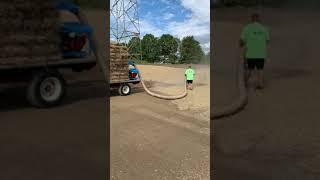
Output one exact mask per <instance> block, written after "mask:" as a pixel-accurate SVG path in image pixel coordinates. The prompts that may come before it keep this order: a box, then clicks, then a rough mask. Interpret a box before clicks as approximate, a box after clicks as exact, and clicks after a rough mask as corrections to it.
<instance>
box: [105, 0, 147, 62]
mask: <svg viewBox="0 0 320 180" xmlns="http://www.w3.org/2000/svg"><path fill="white" fill-rule="evenodd" d="M110 38H111V41H114V42H116V43H117V44H122V45H125V46H127V47H128V49H129V52H131V53H129V57H130V58H131V59H135V60H137V59H141V38H140V22H139V13H138V0H111V1H110ZM132 39H133V40H134V43H130V44H129V42H130V40H132Z"/></svg>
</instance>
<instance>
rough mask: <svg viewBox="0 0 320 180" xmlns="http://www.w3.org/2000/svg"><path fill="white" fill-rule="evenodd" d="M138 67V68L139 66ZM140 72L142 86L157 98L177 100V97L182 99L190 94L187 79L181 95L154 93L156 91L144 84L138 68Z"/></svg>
mask: <svg viewBox="0 0 320 180" xmlns="http://www.w3.org/2000/svg"><path fill="white" fill-rule="evenodd" d="M136 68H137V67H136ZM137 69H138V68H137ZM138 72H139V74H138V75H139V78H140V81H141V84H142V86H143V89H144V90H145V91H146V92H147V93H148V94H149V95H150V96H153V97H156V98H160V99H165V100H176V99H182V98H184V97H186V96H187V95H188V91H187V84H186V81H185V85H184V92H183V93H182V94H180V95H172V96H168V95H161V94H157V93H154V92H152V91H150V90H149V89H148V88H147V86H146V85H145V84H144V82H143V79H142V76H141V74H140V70H139V69H138Z"/></svg>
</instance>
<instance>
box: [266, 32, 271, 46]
mask: <svg viewBox="0 0 320 180" xmlns="http://www.w3.org/2000/svg"><path fill="white" fill-rule="evenodd" d="M266 40H267V44H269V42H270V30H269V29H267V30H266Z"/></svg>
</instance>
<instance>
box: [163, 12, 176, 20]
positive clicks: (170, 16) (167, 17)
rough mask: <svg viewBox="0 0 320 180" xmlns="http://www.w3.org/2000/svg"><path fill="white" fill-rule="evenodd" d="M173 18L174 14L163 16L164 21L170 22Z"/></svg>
mask: <svg viewBox="0 0 320 180" xmlns="http://www.w3.org/2000/svg"><path fill="white" fill-rule="evenodd" d="M173 17H174V14H172V13H166V14H164V15H163V19H164V20H170V19H172V18H173Z"/></svg>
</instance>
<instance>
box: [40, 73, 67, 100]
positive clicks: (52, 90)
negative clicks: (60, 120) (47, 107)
mask: <svg viewBox="0 0 320 180" xmlns="http://www.w3.org/2000/svg"><path fill="white" fill-rule="evenodd" d="M61 92H62V85H61V83H60V80H59V79H58V78H55V77H49V78H46V79H44V80H43V81H42V82H41V84H40V95H41V97H42V99H43V100H45V101H55V100H57V99H58V98H59V96H60V95H61Z"/></svg>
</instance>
